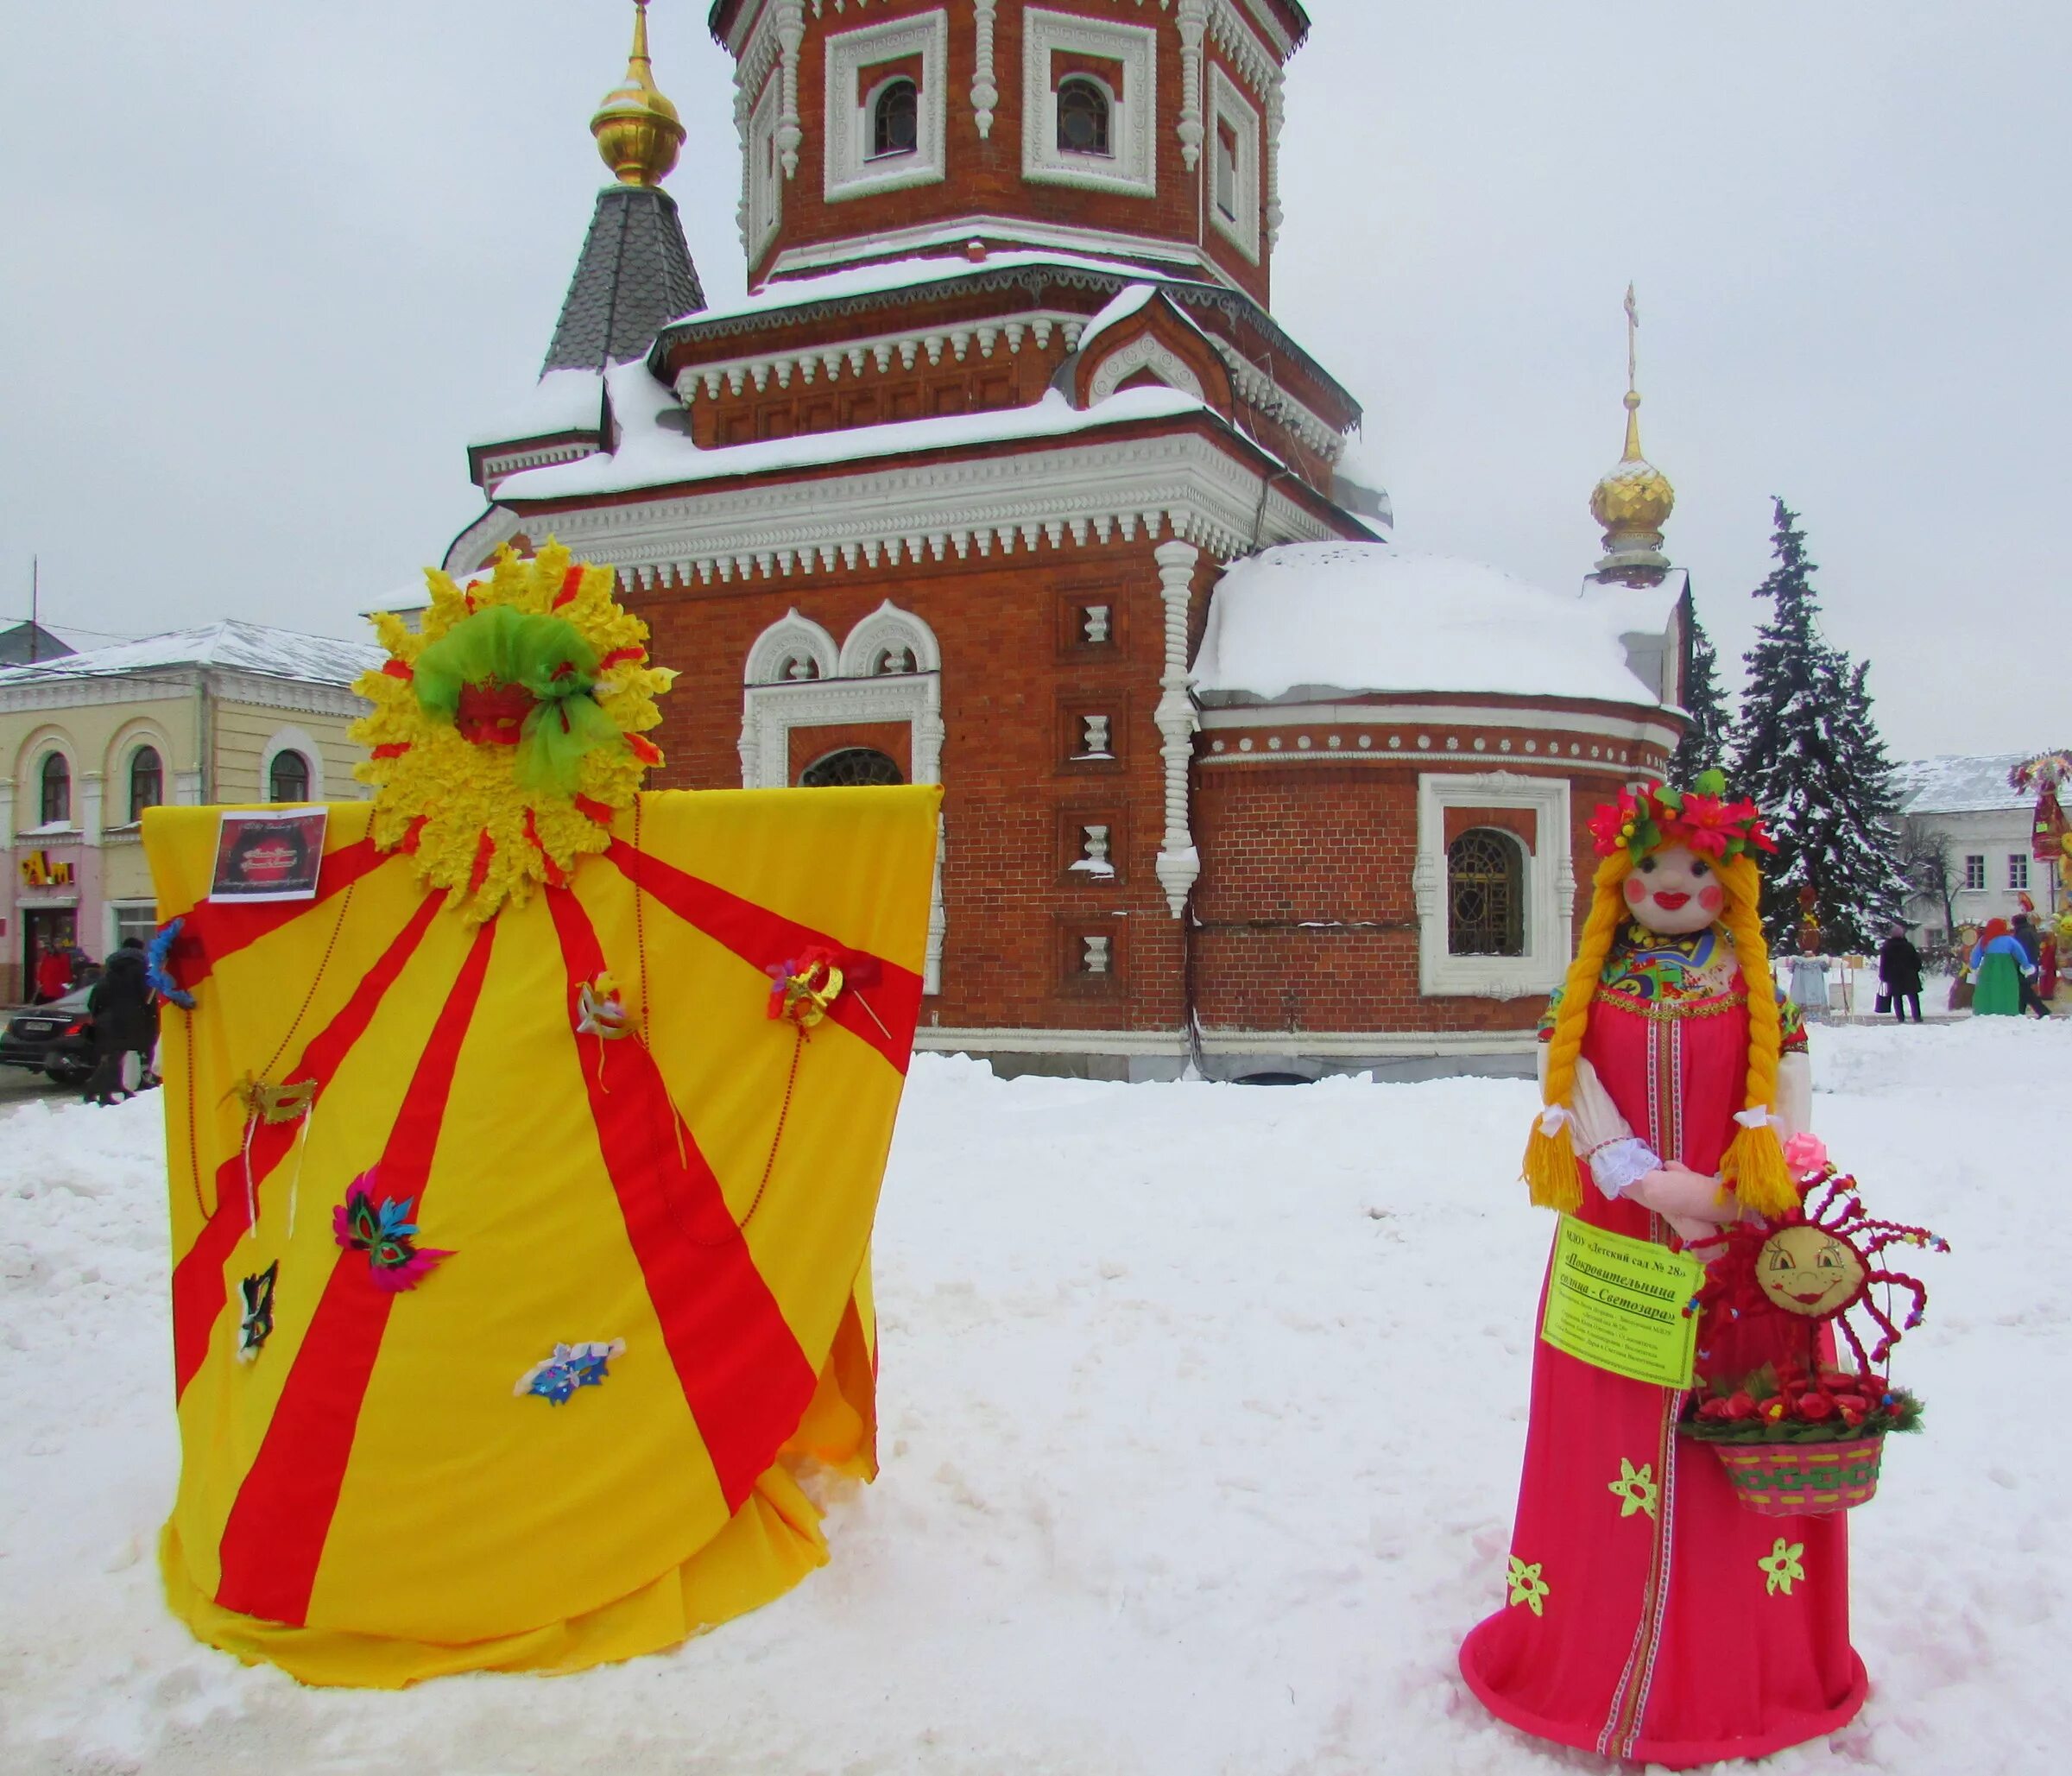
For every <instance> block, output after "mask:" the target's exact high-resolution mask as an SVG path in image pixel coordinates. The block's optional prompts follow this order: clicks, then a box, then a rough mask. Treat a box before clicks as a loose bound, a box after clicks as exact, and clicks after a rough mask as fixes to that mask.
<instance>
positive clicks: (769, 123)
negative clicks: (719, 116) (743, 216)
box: [747, 76, 784, 259]
mask: <svg viewBox="0 0 2072 1776" xmlns="http://www.w3.org/2000/svg"><path fill="white" fill-rule="evenodd" d="M783 115H784V83H783V81H782V80H781V79H778V78H776V77H775V76H773V77H772V78H771V79H770V81H769V83H768V85H765V86H764V88H763V89H762V97H761V98H758V99H757V100H756V101H755V109H754V110H753V111H750V112H749V141H748V168H749V174H748V176H749V191H748V217H747V223H748V235H749V240H748V247H749V258H750V259H755V258H756V257H758V256H760V255H761V253H762V251H763V250H764V249H765V248H767V247H768V245H769V243H770V242H771V239H772V238H773V237H774V236H775V234H776V232H777V224H778V223H780V221H782V220H783V218H784V167H783V166H782V164H781V163H780V161H779V159H778V154H777V126H778V124H779V123H780V122H781V121H782V118H783Z"/></svg>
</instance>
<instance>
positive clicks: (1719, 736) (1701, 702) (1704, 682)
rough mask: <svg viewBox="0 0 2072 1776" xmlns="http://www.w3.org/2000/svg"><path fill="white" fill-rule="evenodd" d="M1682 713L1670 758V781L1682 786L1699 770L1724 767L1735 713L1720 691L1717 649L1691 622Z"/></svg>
mask: <svg viewBox="0 0 2072 1776" xmlns="http://www.w3.org/2000/svg"><path fill="white" fill-rule="evenodd" d="M1684 713H1685V714H1686V715H1688V716H1689V717H1690V726H1689V727H1687V728H1685V729H1684V737H1683V739H1681V740H1680V741H1678V742H1677V749H1676V751H1675V752H1674V753H1673V754H1671V756H1670V761H1669V781H1671V783H1673V784H1675V785H1677V787H1684V786H1686V785H1688V784H1689V783H1690V782H1691V781H1692V780H1693V779H1695V778H1696V776H1697V774H1698V773H1699V772H1701V771H1711V770H1725V769H1726V768H1727V762H1728V753H1729V752H1730V750H1731V749H1732V747H1733V744H1734V714H1733V711H1730V710H1729V709H1728V707H1727V698H1726V697H1725V695H1724V694H1723V693H1722V692H1721V690H1720V655H1719V650H1718V649H1717V648H1715V647H1714V646H1713V645H1712V637H1711V636H1710V635H1707V634H1706V633H1705V625H1704V624H1703V623H1700V622H1699V621H1698V620H1697V618H1696V616H1693V617H1692V618H1691V623H1690V681H1689V682H1688V683H1687V684H1686V685H1685V686H1684Z"/></svg>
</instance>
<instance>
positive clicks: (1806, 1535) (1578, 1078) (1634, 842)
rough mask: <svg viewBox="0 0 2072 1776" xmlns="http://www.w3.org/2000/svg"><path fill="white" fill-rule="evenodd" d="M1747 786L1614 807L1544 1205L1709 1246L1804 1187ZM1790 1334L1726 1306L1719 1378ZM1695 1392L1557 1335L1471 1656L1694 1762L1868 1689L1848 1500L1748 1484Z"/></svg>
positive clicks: (1789, 1042) (1552, 1725) (1786, 1017)
mask: <svg viewBox="0 0 2072 1776" xmlns="http://www.w3.org/2000/svg"><path fill="white" fill-rule="evenodd" d="M1725 787H1726V786H1725V783H1724V781H1723V780H1721V778H1720V776H1719V774H1717V773H1708V774H1706V775H1705V776H1704V777H1702V778H1701V779H1699V781H1698V783H1697V786H1696V788H1695V789H1693V790H1692V791H1690V792H1688V793H1678V792H1677V791H1675V790H1672V789H1664V788H1660V787H1655V788H1652V789H1649V790H1646V791H1642V792H1639V793H1629V794H1626V795H1622V796H1621V797H1620V800H1619V801H1618V802H1617V803H1616V804H1615V805H1613V806H1607V807H1604V808H1601V809H1600V810H1599V811H1598V814H1597V817H1596V818H1595V819H1594V820H1593V821H1592V823H1591V831H1592V832H1593V834H1594V836H1595V840H1596V848H1597V852H1598V856H1599V858H1600V862H1599V864H1598V867H1597V871H1596V875H1595V882H1594V888H1593V892H1592V895H1591V903H1590V913H1589V920H1588V921H1587V922H1586V923H1585V925H1584V926H1583V932H1582V942H1581V944H1580V945H1579V948H1578V951H1577V954H1576V960H1575V962H1574V964H1572V965H1571V967H1570V970H1569V974H1568V978H1567V981H1566V983H1565V984H1564V985H1563V988H1562V989H1560V991H1559V992H1558V993H1557V994H1556V995H1555V998H1554V1001H1553V1002H1552V1003H1551V1005H1550V1006H1549V1008H1548V1015H1547V1018H1546V1020H1545V1022H1544V1024H1543V1027H1542V1030H1541V1037H1542V1043H1543V1046H1542V1049H1541V1058H1542V1074H1541V1079H1542V1096H1543V1098H1544V1101H1545V1108H1544V1109H1543V1110H1542V1112H1541V1114H1540V1116H1538V1119H1537V1120H1536V1122H1535V1123H1534V1125H1533V1128H1532V1134H1531V1138H1530V1141H1529V1142H1528V1145H1527V1147H1526V1163H1525V1171H1526V1182H1527V1184H1528V1185H1529V1186H1530V1188H1531V1191H1532V1200H1533V1201H1534V1202H1536V1203H1538V1204H1544V1205H1545V1206H1547V1207H1550V1208H1553V1209H1557V1210H1561V1211H1562V1212H1563V1213H1565V1214H1570V1215H1574V1216H1577V1217H1580V1218H1581V1219H1582V1220H1583V1221H1585V1222H1587V1223H1589V1224H1590V1225H1591V1226H1593V1227H1597V1228H1604V1229H1610V1230H1611V1231H1613V1232H1614V1233H1620V1234H1624V1235H1627V1236H1630V1237H1633V1238H1637V1239H1643V1240H1652V1241H1655V1242H1661V1243H1665V1244H1671V1245H1682V1246H1685V1247H1688V1248H1693V1249H1694V1250H1695V1252H1696V1255H1697V1256H1699V1257H1700V1258H1703V1257H1704V1256H1705V1255H1706V1254H1707V1242H1708V1239H1709V1237H1714V1236H1716V1230H1717V1229H1718V1228H1719V1227H1721V1225H1723V1224H1726V1223H1730V1222H1733V1221H1735V1220H1738V1219H1740V1218H1742V1217H1757V1216H1761V1215H1766V1214H1775V1213H1779V1212H1781V1211H1783V1210H1786V1209H1789V1208H1791V1207H1792V1206H1794V1205H1795V1204H1797V1200H1798V1193H1797V1189H1796V1187H1795V1185H1793V1183H1792V1180H1791V1174H1790V1172H1789V1171H1788V1170H1787V1168H1786V1166H1785V1158H1784V1153H1783V1149H1782V1142H1783V1141H1784V1140H1785V1139H1786V1138H1787V1137H1789V1136H1790V1135H1791V1134H1794V1133H1799V1132H1804V1131H1805V1130H1806V1122H1807V1110H1808V1105H1809V1099H1810V1073H1809V1070H1808V1065H1807V1060H1806V1054H1805V1035H1804V1028H1803V1026H1802V1025H1801V1023H1800V1021H1799V1019H1798V1017H1797V1013H1796V1011H1795V1009H1794V1008H1792V1007H1791V1005H1790V1004H1789V1003H1787V1002H1781V1001H1780V1000H1779V999H1778V996H1777V995H1776V993H1775V990H1774V989H1773V987H1772V983H1771V976H1770V961H1769V955H1768V952H1767V950H1766V947H1765V945H1764V942H1763V935H1762V926H1761V925H1760V922H1759V918H1758V913H1757V905H1758V900H1759V892H1760V888H1761V876H1760V875H1759V872H1758V870H1757V868H1756V864H1755V859H1754V856H1753V851H1754V850H1759V849H1767V848H1768V845H1769V841H1768V839H1767V837H1766V835H1765V834H1764V832H1763V831H1762V826H1761V822H1760V820H1759V817H1758V815H1757V812H1756V810H1755V807H1754V806H1753V804H1752V803H1748V802H1746V801H1742V802H1730V801H1728V800H1727V799H1726V796H1725ZM1543 1309H1544V1299H1543ZM1773 1336H1776V1334H1775V1333H1774V1330H1773V1329H1771V1328H1769V1327H1768V1326H1767V1325H1766V1324H1759V1323H1753V1322H1752V1324H1750V1325H1748V1326H1741V1325H1736V1324H1728V1325H1726V1326H1715V1325H1713V1324H1710V1323H1709V1321H1708V1323H1707V1324H1705V1325H1704V1326H1703V1327H1702V1331H1701V1337H1700V1340H1699V1343H1700V1355H1699V1360H1698V1365H1697V1368H1698V1375H1699V1379H1700V1385H1701V1386H1702V1385H1703V1383H1704V1381H1706V1380H1707V1379H1708V1378H1709V1377H1711V1376H1713V1375H1733V1376H1735V1377H1737V1378H1738V1377H1739V1376H1741V1375H1747V1374H1748V1373H1749V1372H1751V1371H1752V1370H1754V1369H1756V1368H1759V1367H1760V1366H1761V1365H1762V1364H1763V1362H1766V1361H1767V1360H1768V1359H1769V1357H1770V1356H1771V1355H1772V1353H1770V1352H1768V1351H1766V1349H1764V1348H1763V1345H1762V1341H1763V1340H1764V1339H1765V1338H1766V1337H1773ZM1778 1354H1782V1353H1781V1349H1780V1352H1779V1353H1778ZM1684 1401H1685V1395H1684V1393H1683V1392H1681V1391H1680V1390H1677V1389H1674V1388H1668V1387H1655V1386H1652V1385H1650V1384H1648V1383H1646V1382H1642V1381H1631V1380H1628V1379H1627V1378H1626V1377H1625V1376H1622V1375H1614V1374H1613V1373H1611V1372H1610V1371H1608V1370H1605V1369H1601V1368H1595V1367H1593V1366H1592V1365H1590V1364H1589V1363H1586V1362H1581V1361H1579V1360H1578V1359H1577V1358H1576V1357H1573V1356H1569V1355H1567V1354H1566V1353H1564V1352H1563V1351H1559V1350H1557V1349H1554V1348H1553V1347H1552V1346H1551V1345H1550V1344H1547V1343H1545V1342H1544V1341H1542V1342H1538V1343H1535V1345H1534V1355H1533V1367H1532V1419H1531V1427H1530V1430H1529V1432H1528V1434H1527V1438H1526V1460H1525V1470H1524V1474H1523V1476H1522V1477H1521V1479H1520V1481H1519V1501H1518V1517H1517V1525H1516V1529H1515V1532H1514V1533H1513V1539H1512V1543H1511V1550H1510V1563H1509V1572H1508V1580H1507V1588H1506V1589H1507V1602H1506V1604H1505V1606H1504V1607H1503V1608H1502V1609H1500V1610H1498V1611H1497V1612H1496V1614H1494V1615H1491V1616H1490V1617H1489V1618H1488V1620H1487V1621H1483V1622H1482V1623H1481V1625H1480V1626H1479V1627H1476V1628H1475V1630H1474V1632H1473V1633H1471V1634H1469V1637H1468V1639H1467V1640H1466V1642H1465V1643H1464V1644H1463V1646H1462V1648H1461V1669H1462V1672H1463V1674H1464V1675H1465V1676H1466V1678H1467V1680H1468V1683H1469V1685H1470V1687H1471V1688H1472V1689H1473V1690H1474V1691H1475V1694H1476V1695H1477V1696H1478V1697H1481V1700H1482V1701H1483V1702H1484V1703H1486V1704H1487V1705H1488V1707H1489V1708H1490V1710H1492V1711H1494V1713H1495V1714H1497V1715H1498V1716H1500V1717H1501V1718H1502V1719H1504V1720H1506V1721H1508V1722H1511V1723H1512V1724H1513V1725H1514V1726H1517V1727H1520V1728H1523V1729H1525V1730H1526V1731H1527V1732H1529V1733H1534V1734H1537V1735H1539V1736H1540V1737H1542V1738H1545V1739H1551V1740H1554V1741H1558V1742H1559V1743H1561V1744H1563V1745H1573V1746H1579V1747H1582V1748H1586V1749H1589V1750H1594V1751H1596V1752H1599V1753H1601V1754H1604V1755H1607V1756H1610V1757H1620V1758H1626V1759H1631V1760H1638V1761H1642V1762H1648V1763H1658V1764H1662V1765H1666V1766H1668V1767H1671V1768H1685V1767H1690V1766H1692V1765H1696V1764H1701V1763H1705V1762H1709V1761H1710V1760H1714V1759H1718V1758H1731V1757H1756V1756H1760V1755H1762V1754H1766V1753H1767V1752H1772V1751H1775V1750H1778V1749H1779V1748H1782V1747H1784V1746H1787V1745H1792V1744H1796V1743H1797V1742H1798V1741H1802V1740H1805V1739H1810V1738H1813V1737H1815V1736H1816V1735H1819V1734H1822V1733H1825V1732H1829V1731H1830V1730H1832V1729H1835V1728H1836V1727H1839V1726H1841V1724H1842V1723H1843V1722H1846V1721H1848V1719H1849V1718H1850V1716H1853V1715H1854V1713H1855V1711H1856V1710H1857V1709H1858V1708H1859V1707H1860V1705H1861V1703H1862V1701H1863V1697H1864V1692H1865V1689H1866V1679H1865V1676H1864V1670H1863V1665H1862V1662H1861V1661H1860V1659H1858V1658H1857V1657H1856V1654H1855V1653H1854V1650H1853V1649H1852V1648H1851V1646H1850V1645H1849V1630H1848V1545H1847V1539H1846V1531H1845V1528H1844V1518H1843V1516H1842V1515H1841V1514H1834V1515H1832V1516H1823V1517H1766V1516H1763V1515H1760V1514H1757V1513H1756V1512H1754V1511H1752V1510H1750V1509H1748V1508H1747V1507H1746V1506H1744V1505H1742V1504H1741V1503H1740V1502H1739V1501H1738V1500H1737V1499H1736V1497H1735V1495H1734V1492H1733V1491H1732V1490H1731V1488H1729V1486H1728V1482H1727V1478H1726V1476H1725V1474H1724V1472H1723V1471H1722V1470H1721V1467H1720V1464H1719V1463H1718V1462H1717V1461H1716V1460H1715V1459H1713V1458H1712V1457H1711V1455H1710V1452H1709V1451H1695V1450H1692V1449H1691V1448H1690V1446H1689V1445H1686V1446H1685V1447H1684V1449H1679V1447H1678V1443H1677V1419H1678V1418H1679V1416H1680V1415H1681V1413H1682V1411H1683V1408H1684ZM1780 1537H1782V1538H1783V1541H1782V1543H1781V1546H1782V1547H1784V1548H1785V1549H1796V1550H1797V1552H1796V1554H1795V1555H1794V1556H1793V1557H1792V1558H1791V1560H1790V1561H1789V1563H1788V1564H1779V1561H1778V1550H1779V1547H1780V1542H1779V1538H1780Z"/></svg>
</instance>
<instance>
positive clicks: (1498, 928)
mask: <svg viewBox="0 0 2072 1776" xmlns="http://www.w3.org/2000/svg"><path fill="white" fill-rule="evenodd" d="M1446 948H1447V950H1448V951H1450V953H1451V954H1453V955H1455V956H1523V955H1524V954H1525V953H1526V854H1525V851H1524V850H1523V849H1522V848H1521V847H1520V846H1519V843H1518V841H1517V840H1516V839H1515V838H1513V837H1511V835H1510V834H1509V833H1507V832H1495V831H1491V830H1489V829H1488V828H1487V827H1476V828H1475V829H1474V830H1473V831H1468V832H1463V833H1462V835H1461V836H1460V837H1458V838H1456V839H1455V840H1454V842H1453V843H1452V844H1450V845H1448V846H1447V847H1446Z"/></svg>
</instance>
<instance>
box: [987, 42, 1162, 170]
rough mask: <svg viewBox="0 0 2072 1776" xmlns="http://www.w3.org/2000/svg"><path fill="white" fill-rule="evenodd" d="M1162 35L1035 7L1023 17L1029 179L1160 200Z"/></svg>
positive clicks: (1024, 162) (1024, 153) (1024, 164)
mask: <svg viewBox="0 0 2072 1776" xmlns="http://www.w3.org/2000/svg"><path fill="white" fill-rule="evenodd" d="M1158 44H1159V34H1158V32H1157V31H1156V30H1155V29H1153V28H1150V27H1147V26H1143V25H1131V24H1121V23H1117V22H1111V21H1109V20H1107V19H1096V18H1083V17H1081V16H1079V15H1077V13H1069V12H1046V11H1043V10H1041V9H1037V8H1034V7H1032V8H1030V9H1029V10H1028V11H1027V12H1025V13H1024V14H1023V15H1022V46H1021V58H1022V67H1021V74H1022V89H1021V172H1022V176H1023V177H1024V178H1025V179H1027V180H1033V182H1035V183H1037V184H1042V185H1074V186H1082V187H1083V188H1085V189H1087V190H1090V191H1113V192H1121V193H1127V194H1128V195H1130V196H1132V197H1155V196H1156V195H1157V194H1158V189H1159V167H1158V108H1159V99H1158V78H1159V73H1158V70H1159V56H1158Z"/></svg>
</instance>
